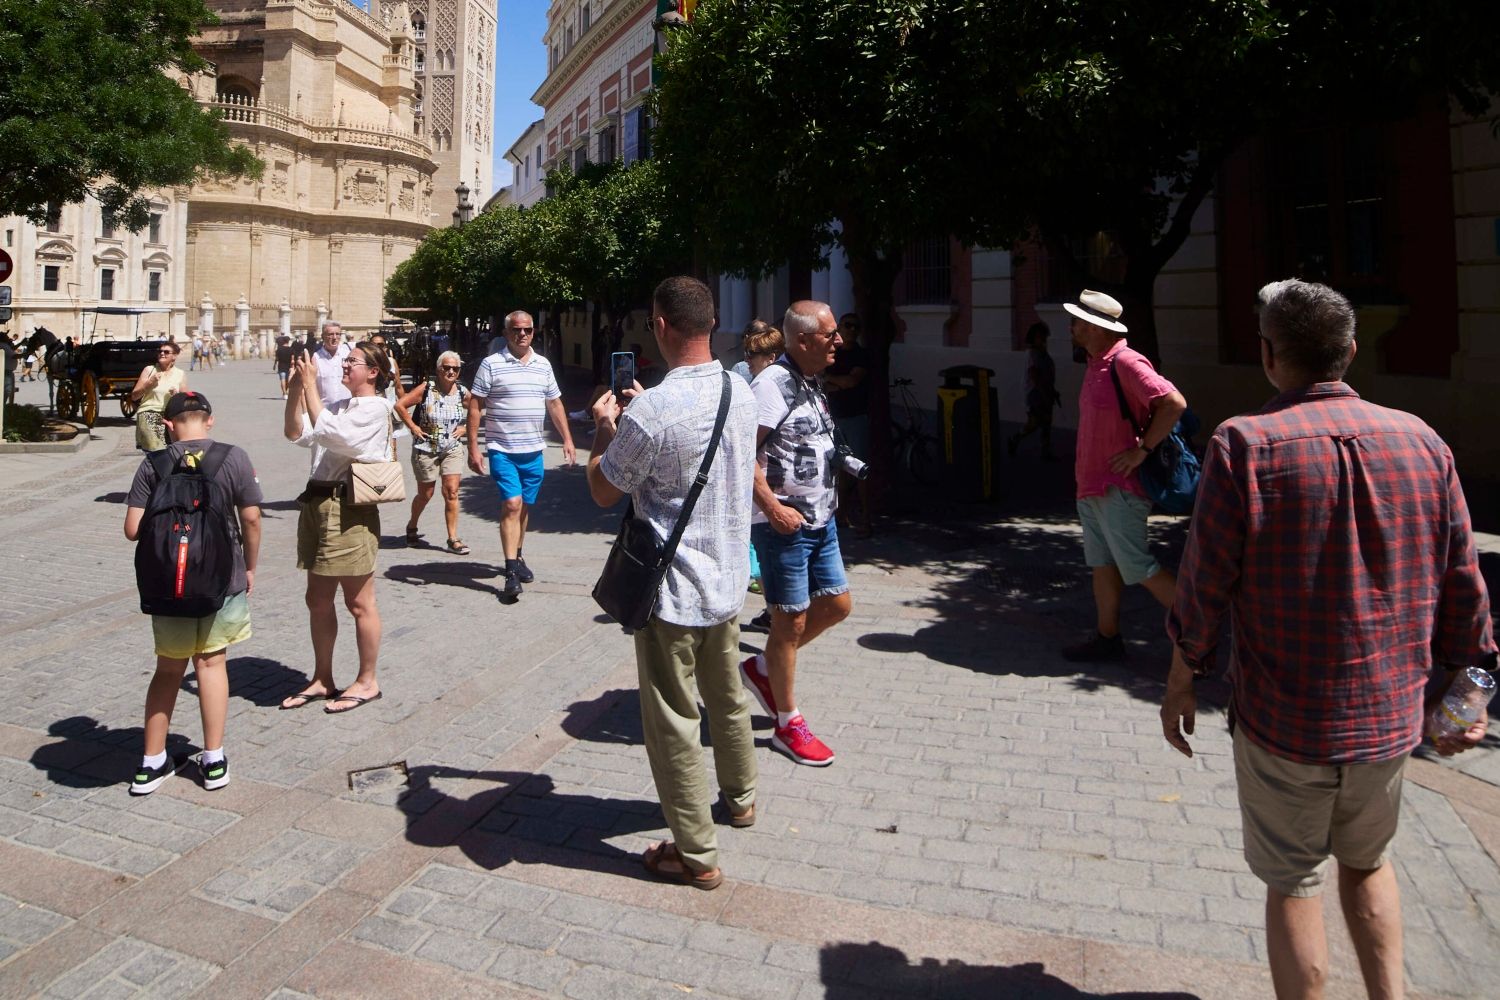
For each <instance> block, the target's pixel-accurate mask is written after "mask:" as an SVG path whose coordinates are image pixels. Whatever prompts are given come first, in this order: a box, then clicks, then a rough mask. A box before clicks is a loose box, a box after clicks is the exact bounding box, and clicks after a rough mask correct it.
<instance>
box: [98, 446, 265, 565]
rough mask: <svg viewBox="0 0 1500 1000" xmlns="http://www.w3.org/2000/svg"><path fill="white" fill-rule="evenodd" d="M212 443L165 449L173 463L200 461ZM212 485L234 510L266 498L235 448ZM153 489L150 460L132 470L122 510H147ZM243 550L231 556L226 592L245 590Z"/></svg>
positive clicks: (247, 459) (153, 472)
mask: <svg viewBox="0 0 1500 1000" xmlns="http://www.w3.org/2000/svg"><path fill="white" fill-rule="evenodd" d="M212 444H213V440H212V439H210V438H199V439H198V440H196V441H174V442H173V443H172V444H169V445H167V451H168V452H169V453H170V454H171V456H172V460H173V461H174V462H181V461H183V456H184V455H187V456H189V460H191V461H194V462H196V461H199V460H200V459H202V457H203V455H204V454H205V453H207V451H208V448H209V446H210V445H212ZM214 481H215V482H217V483H218V484H219V485H221V486H223V487H224V489H225V490H226V491H228V493H229V500H230V503H232V504H234V506H235V507H259V506H260V505H261V504H262V503H264V502H265V496H264V495H263V494H262V493H261V491H260V480H259V479H258V478H256V475H255V467H254V466H253V465H251V464H250V456H249V455H247V454H245V450H244V449H243V448H241V447H239V446H238V445H233V444H232V445H230V446H229V454H228V455H226V456H224V462H223V464H222V465H220V466H219V472H218V475H216V476H215V477H214ZM155 487H156V468H155V467H154V466H153V465H152V464H151V459H149V458H146V459H144V460H142V462H141V466H140V468H138V469H136V470H135V481H134V482H133V483H131V484H130V493H129V494H128V495H127V496H126V497H125V506H127V507H139V508H141V509H142V510H145V509H146V504H147V502H148V501H149V500H150V499H151V491H152V489H154V488H155ZM234 533H235V536H236V537H238V536H239V521H238V519H236V520H235V523H234ZM245 587H246V581H245V550H244V548H237V549H235V552H234V576H233V577H231V578H230V581H229V592H230V593H231V594H239V593H242V592H243V591H244V590H245Z"/></svg>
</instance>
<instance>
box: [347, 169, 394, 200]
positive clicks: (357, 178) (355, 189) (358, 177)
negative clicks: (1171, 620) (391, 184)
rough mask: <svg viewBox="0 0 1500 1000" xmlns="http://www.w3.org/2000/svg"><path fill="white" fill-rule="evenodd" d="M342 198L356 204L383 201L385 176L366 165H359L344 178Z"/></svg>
mask: <svg viewBox="0 0 1500 1000" xmlns="http://www.w3.org/2000/svg"><path fill="white" fill-rule="evenodd" d="M344 200H345V201H352V202H354V203H355V204H356V205H381V204H384V203H385V178H384V177H382V176H380V174H379V173H377V172H376V171H374V170H372V169H370V168H368V167H359V168H357V169H355V171H354V172H353V173H351V174H349V175H348V176H347V177H345V178H344Z"/></svg>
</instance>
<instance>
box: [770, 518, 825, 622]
mask: <svg viewBox="0 0 1500 1000" xmlns="http://www.w3.org/2000/svg"><path fill="white" fill-rule="evenodd" d="M750 541H751V542H752V543H753V544H754V545H755V551H756V554H757V555H758V556H760V585H761V588H762V590H763V592H764V593H765V595H766V603H767V604H769V605H770V606H771V607H773V608H775V609H776V610H777V611H785V612H787V613H788V614H798V613H800V612H803V611H806V610H807V609H808V606H809V605H811V604H812V601H813V598H815V597H832V596H834V595H836V594H847V593H848V592H849V581H848V580H847V579H845V577H844V557H843V556H842V555H840V554H839V529H838V522H837V521H836V520H834V519H833V518H831V517H830V518H829V519H828V523H827V524H826V525H824V526H823V527H821V528H809V527H807V526H806V525H803V526H802V527H800V528H798V529H797V530H796V531H794V532H792V533H791V534H790V535H783V534H781V533H780V532H778V531H777V530H776V529H775V528H773V527H771V526H770V525H769V524H754V525H751V526H750Z"/></svg>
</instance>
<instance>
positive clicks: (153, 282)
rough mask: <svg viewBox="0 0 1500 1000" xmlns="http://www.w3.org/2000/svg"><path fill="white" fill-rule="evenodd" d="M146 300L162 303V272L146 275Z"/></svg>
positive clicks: (152, 272)
mask: <svg viewBox="0 0 1500 1000" xmlns="http://www.w3.org/2000/svg"><path fill="white" fill-rule="evenodd" d="M146 298H147V299H148V300H150V301H152V302H160V301H161V272H160V271H151V272H149V273H148V274H147V275H146Z"/></svg>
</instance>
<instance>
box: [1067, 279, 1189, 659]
mask: <svg viewBox="0 0 1500 1000" xmlns="http://www.w3.org/2000/svg"><path fill="white" fill-rule="evenodd" d="M1063 308H1064V309H1066V310H1067V311H1068V312H1069V313H1070V314H1071V315H1072V316H1073V323H1072V326H1071V328H1070V329H1071V332H1072V335H1073V344H1074V346H1076V347H1079V348H1082V349H1083V351H1084V353H1085V354H1087V355H1088V373H1087V374H1086V375H1085V376H1084V379H1083V389H1082V391H1081V392H1080V393H1079V394H1078V449H1077V458H1076V460H1075V462H1074V467H1073V471H1074V477H1075V478H1076V479H1077V481H1078V518H1079V520H1080V521H1082V522H1083V557H1084V561H1085V562H1086V563H1088V565H1089V567H1090V568H1091V569H1092V570H1093V574H1094V608H1095V611H1096V613H1097V615H1098V631H1097V632H1096V633H1095V635H1094V636H1093V637H1092V638H1090V639H1088V640H1086V641H1084V642H1081V643H1079V644H1077V645H1075V646H1068V647H1067V648H1065V649H1064V650H1063V651H1062V655H1063V657H1064V658H1065V659H1068V660H1072V661H1074V662H1076V663H1097V662H1101V661H1105V660H1123V659H1124V658H1125V640H1124V639H1123V638H1122V637H1121V636H1120V597H1121V595H1122V594H1124V592H1125V585H1126V584H1133V583H1139V584H1141V585H1142V586H1143V587H1145V588H1146V589H1147V590H1149V591H1150V592H1151V596H1152V597H1155V598H1156V599H1157V600H1158V601H1159V602H1161V605H1162V607H1164V608H1169V607H1171V606H1172V598H1173V596H1174V593H1175V591H1176V589H1177V579H1176V577H1174V576H1173V575H1172V574H1171V572H1170V571H1168V570H1165V569H1162V568H1161V566H1160V565H1159V564H1158V563H1157V562H1156V560H1155V559H1153V558H1152V556H1151V548H1150V546H1149V544H1148V543H1147V538H1146V517H1147V515H1148V514H1150V513H1151V501H1150V500H1149V499H1148V498H1147V497H1146V491H1145V490H1144V489H1143V488H1142V487H1141V480H1140V476H1139V475H1138V474H1137V472H1136V470H1137V469H1139V468H1140V465H1141V463H1142V462H1144V461H1145V460H1146V456H1147V455H1149V454H1150V452H1151V449H1152V448H1155V447H1156V446H1157V445H1159V444H1161V442H1162V441H1164V440H1166V438H1167V436H1168V435H1170V434H1171V433H1172V428H1173V427H1174V426H1175V425H1176V424H1177V418H1178V417H1180V416H1182V412H1183V411H1184V410H1186V409H1187V401H1186V400H1185V399H1183V397H1182V393H1180V392H1178V391H1177V387H1176V386H1174V385H1172V383H1171V382H1168V381H1167V380H1166V379H1164V378H1162V377H1161V376H1160V375H1158V374H1157V373H1156V369H1155V368H1153V367H1151V362H1150V361H1147V360H1146V358H1145V356H1144V355H1142V354H1140V353H1138V352H1136V351H1133V350H1131V349H1130V348H1129V347H1128V346H1126V344H1125V330H1126V328H1125V324H1124V323H1121V322H1120V314H1121V313H1122V312H1123V311H1124V309H1123V307H1122V306H1121V305H1120V303H1119V302H1117V301H1115V300H1114V299H1112V298H1110V297H1109V296H1108V295H1105V294H1104V293H1103V292H1095V291H1089V290H1087V289H1085V290H1084V291H1083V293H1082V294H1081V295H1079V296H1078V302H1077V303H1073V302H1068V303H1064V305H1063ZM1116 378H1118V380H1119V387H1120V391H1119V392H1116V390H1115V380H1116ZM1120 393H1123V394H1124V396H1125V402H1126V405H1127V406H1129V407H1130V411H1131V413H1132V414H1133V415H1134V416H1135V423H1136V424H1137V425H1138V426H1141V427H1144V428H1145V429H1146V431H1145V434H1144V435H1142V436H1141V437H1137V436H1136V433H1135V428H1134V427H1132V426H1131V422H1130V421H1128V420H1126V419H1125V417H1124V416H1123V415H1122V414H1121V412H1120Z"/></svg>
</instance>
